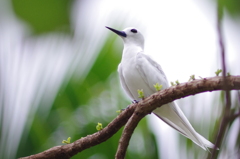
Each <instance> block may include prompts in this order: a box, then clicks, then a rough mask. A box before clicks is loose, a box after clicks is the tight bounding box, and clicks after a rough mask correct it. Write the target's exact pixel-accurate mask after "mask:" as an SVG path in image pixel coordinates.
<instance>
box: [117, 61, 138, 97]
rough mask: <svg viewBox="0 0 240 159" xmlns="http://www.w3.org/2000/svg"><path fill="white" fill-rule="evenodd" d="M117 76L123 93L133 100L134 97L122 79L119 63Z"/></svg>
mask: <svg viewBox="0 0 240 159" xmlns="http://www.w3.org/2000/svg"><path fill="white" fill-rule="evenodd" d="M118 74H119V78H120V83H121V86H122V87H123V89H124V91H125V92H126V93H127V95H128V96H129V97H130V98H131V99H132V100H134V96H133V95H132V93H131V91H130V90H129V88H128V86H127V85H126V82H125V79H124V77H123V73H122V66H121V63H120V64H119V65H118Z"/></svg>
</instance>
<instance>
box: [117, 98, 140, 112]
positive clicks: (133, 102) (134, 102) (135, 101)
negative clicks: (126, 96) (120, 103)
mask: <svg viewBox="0 0 240 159" xmlns="http://www.w3.org/2000/svg"><path fill="white" fill-rule="evenodd" d="M136 103H138V101H137V100H133V101H132V104H136ZM130 106H131V104H130V105H128V106H127V108H124V109H121V111H124V110H126V109H128V108H129V107H130Z"/></svg>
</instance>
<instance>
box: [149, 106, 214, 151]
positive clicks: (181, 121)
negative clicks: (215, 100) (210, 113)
mask: <svg viewBox="0 0 240 159" xmlns="http://www.w3.org/2000/svg"><path fill="white" fill-rule="evenodd" d="M153 112H154V114H155V115H157V116H158V117H159V118H160V119H162V120H163V121H164V122H165V123H167V124H168V125H169V126H171V127H172V128H174V129H175V130H177V131H178V132H179V133H181V134H182V135H184V136H185V137H187V138H189V139H191V140H192V141H193V142H194V143H196V144H197V145H198V146H200V147H201V148H203V149H204V150H208V147H209V148H214V144H212V143H211V142H210V141H208V140H207V139H205V138H204V137H203V136H201V135H200V134H198V133H197V132H196V131H195V130H194V128H193V127H192V125H191V124H190V122H189V121H188V119H187V118H186V117H185V115H184V114H183V112H182V111H181V109H180V108H179V107H178V106H177V104H176V103H175V102H172V103H169V104H167V105H164V106H162V107H160V108H157V109H156V110H154V111H153Z"/></svg>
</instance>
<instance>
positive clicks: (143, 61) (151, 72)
mask: <svg viewBox="0 0 240 159" xmlns="http://www.w3.org/2000/svg"><path fill="white" fill-rule="evenodd" d="M136 64H137V70H138V71H139V74H140V75H141V77H142V79H143V80H144V81H145V83H146V84H147V85H148V86H149V87H150V88H151V89H152V90H153V92H154V91H155V88H154V87H153V85H154V84H156V83H159V84H160V85H163V89H165V88H168V87H169V84H168V81H167V78H166V75H165V74H164V72H163V70H162V68H161V66H160V65H159V64H158V63H157V62H155V61H154V60H152V59H151V58H150V57H149V56H147V55H145V54H143V53H138V54H137V55H136Z"/></svg>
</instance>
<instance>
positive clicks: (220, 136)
mask: <svg viewBox="0 0 240 159" xmlns="http://www.w3.org/2000/svg"><path fill="white" fill-rule="evenodd" d="M222 19H223V6H222V4H220V2H218V3H217V33H218V39H219V47H220V52H221V63H222V71H223V87H224V90H225V100H226V104H225V105H226V106H225V108H224V110H223V119H222V121H221V126H220V129H219V132H218V135H217V138H216V144H215V147H214V149H213V152H212V155H211V159H214V158H217V156H218V152H219V151H217V148H220V147H221V144H222V140H223V137H224V135H225V133H226V131H227V128H228V125H229V118H230V116H231V112H230V108H231V97H230V91H229V89H227V79H226V59H225V46H224V42H223V33H222Z"/></svg>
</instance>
